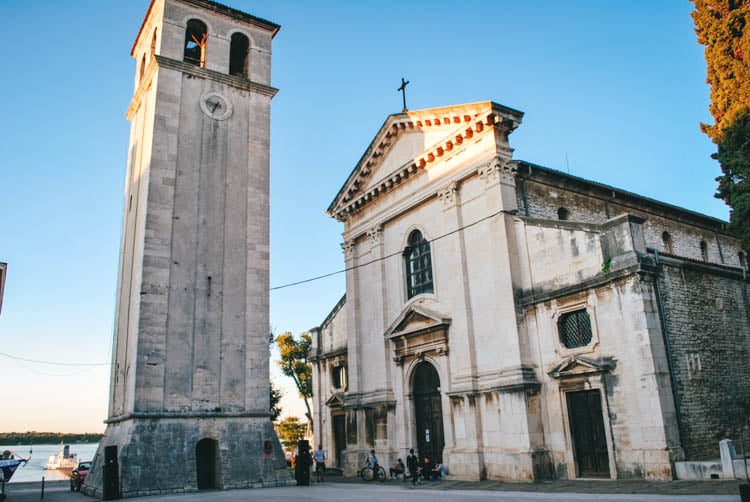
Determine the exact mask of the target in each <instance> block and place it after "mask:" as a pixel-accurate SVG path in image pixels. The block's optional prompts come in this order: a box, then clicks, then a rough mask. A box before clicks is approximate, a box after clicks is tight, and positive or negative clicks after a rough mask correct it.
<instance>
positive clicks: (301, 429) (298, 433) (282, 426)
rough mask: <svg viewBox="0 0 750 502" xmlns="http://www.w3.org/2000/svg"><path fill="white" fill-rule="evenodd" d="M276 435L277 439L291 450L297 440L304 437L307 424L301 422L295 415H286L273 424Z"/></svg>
mask: <svg viewBox="0 0 750 502" xmlns="http://www.w3.org/2000/svg"><path fill="white" fill-rule="evenodd" d="M274 428H275V429H276V435H277V436H278V437H279V441H281V444H283V445H284V448H285V449H287V450H293V449H294V448H295V447H296V446H297V441H299V440H300V439H303V438H304V437H305V431H307V426H306V425H305V424H301V423H300V421H299V418H297V417H286V418H285V419H284V420H282V421H281V422H278V423H276V424H274Z"/></svg>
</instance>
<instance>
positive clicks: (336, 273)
mask: <svg viewBox="0 0 750 502" xmlns="http://www.w3.org/2000/svg"><path fill="white" fill-rule="evenodd" d="M503 213H506V214H511V215H514V214H516V213H515V212H514V211H506V210H505V209H501V210H499V211H496V212H494V213H492V214H490V215H487V216H485V217H484V218H480V219H478V220H477V221H474V222H472V223H469V224H468V225H464V226H463V227H459V228H457V229H455V230H451V231H450V232H448V233H446V234H443V235H439V236H437V237H435V238H434V239H431V240H427V239H425V240H427V242H428V243H430V242H435V241H438V240H440V239H443V238H445V237H448V236H450V235H453V234H455V233H457V232H461V231H462V230H465V229H467V228H469V227H473V226H474V225H477V224H479V223H481V222H483V221H485V220H489V219H490V218H494V217H495V216H497V215H499V214H503ZM403 253H404V251H403V250H399V251H396V252H395V253H391V254H389V255H386V256H381V257H380V258H375V259H374V260H370V261H368V262H365V263H359V264H357V265H354V266H352V267H347V268H344V269H341V270H337V271H336V272H330V273H327V274H323V275H319V276H316V277H311V278H309V279H303V280H301V281H296V282H290V283H288V284H282V285H281V286H274V287H272V288H269V291H275V290H278V289H284V288H289V287H292V286H298V285H300V284H305V283H308V282H313V281H318V280H320V279H325V278H326V277H331V276H333V275H338V274H343V273H345V272H348V271H350V270H355V269H358V268H362V267H366V266H368V265H372V264H373V263H377V262H380V261H383V260H387V259H388V258H393V257H394V256H401V255H402V254H403Z"/></svg>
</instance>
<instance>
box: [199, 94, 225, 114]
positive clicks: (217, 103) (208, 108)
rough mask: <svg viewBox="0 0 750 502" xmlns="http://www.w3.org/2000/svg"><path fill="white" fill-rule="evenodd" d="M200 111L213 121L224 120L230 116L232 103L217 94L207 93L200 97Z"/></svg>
mask: <svg viewBox="0 0 750 502" xmlns="http://www.w3.org/2000/svg"><path fill="white" fill-rule="evenodd" d="M200 107H201V111H202V112H203V113H205V114H206V115H208V116H209V117H211V118H212V119H214V120H226V119H228V118H229V117H230V116H231V115H232V103H230V102H229V100H228V99H227V98H225V97H224V96H223V95H221V94H219V93H218V92H207V93H205V94H203V96H201V101H200Z"/></svg>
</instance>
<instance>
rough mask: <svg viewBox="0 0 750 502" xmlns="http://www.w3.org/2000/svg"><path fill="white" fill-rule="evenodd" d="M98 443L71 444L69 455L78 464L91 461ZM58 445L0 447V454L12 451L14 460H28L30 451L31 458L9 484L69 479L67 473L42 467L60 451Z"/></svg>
mask: <svg viewBox="0 0 750 502" xmlns="http://www.w3.org/2000/svg"><path fill="white" fill-rule="evenodd" d="M98 444H99V443H81V444H76V443H71V444H70V453H71V454H72V453H75V454H76V455H77V457H78V461H79V462H83V461H85V460H93V459H94V454H95V453H96V447H97V446H98ZM61 448H62V447H61V446H60V445H59V444H38V445H37V444H35V445H32V446H29V445H28V444H17V445H12V446H10V445H0V452H3V451H5V450H10V451H12V452H13V453H14V454H15V455H16V458H20V457H23V458H29V449H31V458H30V459H29V461H28V463H27V464H26V465H24V466H23V467H19V468H18V469H16V472H15V474H13V478H11V480H10V482H11V483H23V482H28V481H41V480H42V478H44V479H45V481H63V480H66V479H68V478H69V477H70V473H69V472H67V471H57V470H47V469H45V468H44V465H45V464H46V463H47V462H48V461H49V457H50V456H51V455H55V456H57V454H58V453H60V451H61Z"/></svg>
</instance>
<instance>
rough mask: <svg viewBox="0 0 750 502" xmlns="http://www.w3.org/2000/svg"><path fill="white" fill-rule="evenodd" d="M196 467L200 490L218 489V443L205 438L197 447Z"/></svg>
mask: <svg viewBox="0 0 750 502" xmlns="http://www.w3.org/2000/svg"><path fill="white" fill-rule="evenodd" d="M195 467H196V474H197V478H198V489H199V490H210V489H212V488H216V441H214V440H213V439H209V438H203V439H201V440H200V441H198V444H197V445H196V446H195Z"/></svg>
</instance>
